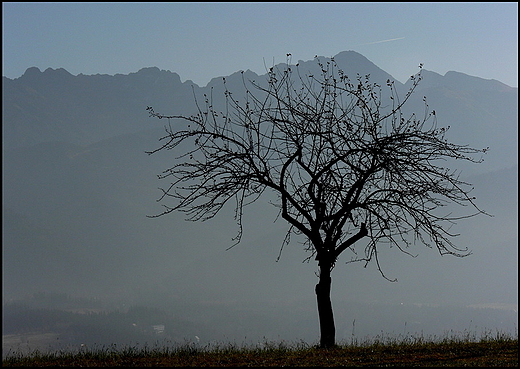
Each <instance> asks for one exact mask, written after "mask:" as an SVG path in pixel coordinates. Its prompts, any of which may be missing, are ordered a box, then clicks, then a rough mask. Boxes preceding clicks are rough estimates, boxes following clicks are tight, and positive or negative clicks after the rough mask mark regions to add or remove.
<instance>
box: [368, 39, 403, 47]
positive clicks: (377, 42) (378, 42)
mask: <svg viewBox="0 0 520 369" xmlns="http://www.w3.org/2000/svg"><path fill="white" fill-rule="evenodd" d="M403 38H404V37H398V38H391V39H389V40H382V41H374V42H368V43H366V44H361V45H358V46H363V45H372V44H380V43H382V42H390V41H396V40H402V39H403Z"/></svg>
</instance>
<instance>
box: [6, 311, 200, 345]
mask: <svg viewBox="0 0 520 369" xmlns="http://www.w3.org/2000/svg"><path fill="white" fill-rule="evenodd" d="M189 325H190V324H189V322H182V321H179V320H177V319H175V318H174V316H173V314H171V313H167V312H165V311H163V310H160V309H157V308H153V307H144V306H133V307H130V308H129V309H128V310H127V311H118V310H116V311H88V309H83V310H80V312H74V311H67V310H62V309H56V308H47V307H34V306H30V305H29V304H27V303H23V302H11V303H6V304H4V306H3V325H2V334H3V335H6V334H21V335H23V334H31V333H46V332H53V333H57V334H59V340H60V344H61V345H68V344H70V345H81V344H85V345H110V344H113V343H115V342H117V343H118V344H122V345H127V344H135V343H136V342H140V343H145V342H149V343H153V342H155V341H159V340H163V339H167V340H174V339H177V340H182V339H183V337H181V336H183V335H184V334H185V333H186V332H187V331H189V330H190V329H189V328H190V327H189ZM181 332H182V333H181Z"/></svg>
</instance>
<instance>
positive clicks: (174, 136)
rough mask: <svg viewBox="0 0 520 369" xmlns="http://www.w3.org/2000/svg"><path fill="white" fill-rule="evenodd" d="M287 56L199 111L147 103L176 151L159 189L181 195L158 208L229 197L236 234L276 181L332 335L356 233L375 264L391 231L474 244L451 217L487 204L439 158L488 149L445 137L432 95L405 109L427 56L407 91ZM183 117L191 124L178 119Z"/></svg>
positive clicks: (451, 248)
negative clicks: (335, 296)
mask: <svg viewBox="0 0 520 369" xmlns="http://www.w3.org/2000/svg"><path fill="white" fill-rule="evenodd" d="M289 55H290V54H288V57H289ZM289 61H290V59H289V58H288V62H287V63H286V64H283V65H284V67H281V68H275V67H273V68H271V69H270V71H269V73H268V79H267V81H266V83H265V84H262V83H259V82H255V81H249V80H246V79H245V78H244V77H243V78H242V82H243V86H244V89H245V94H244V95H242V96H243V97H242V98H234V97H233V95H232V92H231V91H229V90H228V88H227V85H226V80H225V79H224V81H223V86H224V91H225V92H224V96H225V104H224V108H223V109H222V110H223V111H217V109H216V107H214V101H213V100H214V99H213V97H212V96H211V94H210V96H206V95H204V103H203V104H202V103H200V105H199V101H197V98H195V100H196V102H197V107H198V111H197V112H196V114H194V115H192V116H183V115H172V116H166V115H161V114H158V113H156V112H155V111H154V110H153V108H151V107H148V108H147V110H148V111H149V113H150V115H151V116H153V117H157V118H167V119H168V122H169V124H168V125H167V126H166V127H165V128H166V136H164V137H163V138H162V139H161V140H162V141H163V143H162V145H161V146H160V147H159V148H157V149H156V150H154V151H150V152H148V153H149V154H152V153H154V152H157V151H161V150H167V149H174V148H178V149H179V150H180V151H181V152H180V155H179V156H177V157H176V161H175V164H174V165H173V166H172V167H171V168H169V169H166V170H165V171H164V172H163V173H162V174H161V175H159V177H160V178H172V182H171V184H170V185H169V187H168V188H166V189H163V196H162V197H161V198H160V199H159V200H158V201H161V200H164V199H165V198H167V197H172V198H173V199H175V200H176V201H175V203H174V205H173V206H169V205H164V204H163V206H164V207H165V209H164V211H163V212H162V213H161V214H158V215H156V216H160V215H163V214H167V213H170V212H172V211H175V210H180V211H184V212H186V213H187V215H188V219H189V220H205V219H209V218H212V217H213V216H215V215H216V214H217V213H218V212H219V211H220V209H222V207H223V206H224V205H225V204H226V203H227V202H229V201H230V200H231V201H234V202H235V209H236V213H235V216H236V219H237V222H238V224H239V231H238V235H237V238H236V242H237V243H238V242H240V238H241V236H242V214H243V211H244V207H245V206H246V205H249V204H251V203H254V202H255V201H256V200H257V199H258V198H259V197H260V196H261V195H262V193H263V192H264V191H265V190H266V189H270V190H272V191H274V192H275V193H276V194H277V195H278V199H279V201H278V203H277V204H276V206H278V207H279V211H280V213H279V214H280V215H281V217H282V218H283V219H285V220H286V221H287V222H288V223H289V229H288V232H287V235H286V237H285V240H284V242H283V244H282V248H283V247H284V244H287V243H288V242H289V240H290V236H291V234H296V235H301V236H303V237H304V240H305V246H306V250H308V251H310V253H311V254H310V256H309V258H308V259H309V260H310V259H311V258H313V257H315V260H317V262H318V266H319V275H318V276H319V281H318V284H317V285H316V290H315V291H316V296H317V305H318V315H319V322H320V331H321V339H320V345H321V347H331V346H334V345H335V325H334V317H333V310H332V304H331V299H330V291H331V271H332V269H333V268H334V266H335V264H336V261H337V259H338V257H339V256H340V254H341V253H342V252H343V251H345V250H347V249H351V250H354V251H355V243H356V242H358V241H359V240H361V239H365V240H366V241H367V243H366V245H365V249H364V252H359V253H355V254H354V255H357V256H355V257H354V258H352V259H351V260H350V261H364V262H366V263H368V262H370V261H371V260H374V261H375V262H376V263H377V267H378V269H379V270H380V271H381V268H380V266H379V262H378V247H381V245H384V244H388V243H390V244H392V245H395V246H396V247H397V248H398V249H400V250H401V251H403V252H408V251H407V250H406V248H407V247H408V246H409V245H410V244H411V243H413V242H419V243H422V244H424V245H426V246H428V247H436V248H437V249H438V251H439V252H440V253H441V254H451V255H455V256H458V257H462V256H466V255H468V254H469V252H468V250H467V249H460V248H457V247H456V246H455V245H454V244H453V243H452V241H451V238H452V236H454V235H453V234H450V233H449V232H448V229H449V225H451V223H453V222H455V221H456V220H457V219H461V218H464V217H469V216H473V215H476V214H479V213H483V211H482V210H480V209H479V208H478V207H477V206H476V205H475V203H474V198H473V197H470V196H469V192H470V191H471V186H470V184H469V183H465V182H464V181H462V180H460V179H459V175H458V172H457V171H454V170H450V169H449V168H446V167H445V165H443V164H446V163H447V161H446V160H449V159H460V160H465V161H470V162H479V161H480V160H481V159H475V158H474V156H475V154H480V153H484V152H486V150H487V149H474V148H471V147H468V146H466V145H457V144H454V143H450V142H448V141H447V139H446V138H445V134H446V131H447V128H439V127H438V126H437V121H436V115H435V111H434V110H430V109H429V107H428V105H427V103H426V98H425V99H424V104H425V105H424V106H425V111H424V114H421V117H418V116H417V115H415V114H411V115H409V116H405V114H404V112H403V109H402V108H403V106H404V104H406V102H407V101H408V100H409V98H410V96H411V95H412V93H413V92H414V90H415V89H416V87H417V85H418V83H419V82H420V80H421V71H422V69H421V68H422V65H421V66H420V70H419V73H417V74H416V75H415V76H412V80H413V84H412V87H411V88H410V90H408V92H407V93H406V94H405V96H403V98H402V99H400V98H399V96H398V94H397V91H396V88H395V85H394V82H393V81H391V80H388V81H387V82H386V86H385V88H384V89H383V88H382V86H380V85H378V84H377V83H371V82H370V78H369V76H359V75H358V76H357V78H356V79H355V80H351V79H349V77H348V76H346V75H345V74H344V73H343V72H342V71H341V70H340V69H339V68H338V66H337V64H336V62H335V61H334V59H330V60H328V61H325V62H321V61H320V60H319V59H317V60H316V63H317V66H318V67H319V69H318V70H319V71H320V72H319V73H317V75H310V74H304V73H300V70H299V67H298V65H296V66H291V65H290V63H289ZM252 91H255V93H253V92H252ZM383 91H385V93H386V96H387V99H384V98H383V97H382V96H384V93H383ZM383 100H385V101H386V100H388V101H387V102H386V103H385V104H386V105H384V104H383ZM178 119H180V120H181V121H184V122H186V123H187V126H185V127H184V128H183V127H181V124H178V123H179V121H178ZM172 121H174V122H175V124H174V125H173V126H172V124H171V123H172ZM448 128H449V127H448ZM181 144H183V145H181ZM185 144H187V145H189V148H188V149H186V147H188V146H185ZM179 145H181V146H182V149H180V147H181V146H179ZM450 203H455V204H458V205H462V206H467V205H469V206H470V207H471V208H472V209H473V211H472V212H471V213H470V214H467V215H465V216H462V217H450V216H449V215H443V214H442V213H440V211H439V209H440V208H441V207H444V206H447V205H448V204H450ZM381 273H382V275H383V276H384V274H383V272H382V271H381ZM385 278H386V277H385Z"/></svg>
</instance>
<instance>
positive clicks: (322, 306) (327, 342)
mask: <svg viewBox="0 0 520 369" xmlns="http://www.w3.org/2000/svg"><path fill="white" fill-rule="evenodd" d="M320 264H322V265H320V281H319V282H318V284H317V285H316V298H317V300H318V317H319V320H320V333H321V338H320V347H322V348H328V347H334V346H335V345H336V327H335V326H334V313H333V312H332V302H331V300H330V287H331V282H332V280H331V278H330V266H329V265H323V264H327V263H320Z"/></svg>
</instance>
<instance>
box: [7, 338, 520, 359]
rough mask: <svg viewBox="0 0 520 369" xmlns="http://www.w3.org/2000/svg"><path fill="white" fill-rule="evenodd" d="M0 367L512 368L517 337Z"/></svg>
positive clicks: (120, 352)
mask: <svg viewBox="0 0 520 369" xmlns="http://www.w3.org/2000/svg"><path fill="white" fill-rule="evenodd" d="M2 365H3V366H92V367H107V366H129V367H136V366H137V367H147V366H166V367H175V366H206V367H208V366H209V367H227V366H256V367H260V366H321V367H329V366H482V367H484V366H485V367H488V366H495V367H496V366H510V367H516V366H518V336H516V337H514V338H513V337H510V336H507V335H504V334H500V333H497V334H496V335H495V336H489V335H486V336H484V337H481V338H479V339H475V337H474V336H470V335H466V336H463V337H444V338H441V339H439V338H435V337H433V338H431V339H424V338H423V337H410V336H408V337H400V338H381V337H379V338H375V339H372V340H370V341H369V340H366V341H364V342H361V343H360V342H357V341H353V342H351V343H349V344H341V345H338V346H337V347H335V348H331V349H320V348H317V347H315V346H310V345H307V344H305V343H303V342H301V343H297V344H292V345H289V344H286V343H284V342H282V343H268V342H266V343H264V344H261V345H258V346H254V347H253V346H242V347H240V346H238V345H236V344H225V345H219V346H212V347H197V346H195V345H193V344H186V345H183V346H178V347H174V348H172V347H169V348H168V347H161V348H142V349H136V348H132V347H125V348H122V349H118V348H117V347H116V345H113V346H111V347H108V348H107V347H103V348H100V349H95V350H88V351H87V350H85V351H79V352H75V353H71V352H68V353H67V352H58V353H41V352H38V351H35V352H33V353H32V354H30V355H22V354H19V353H9V355H8V356H7V357H6V358H5V359H4V360H3V362H2Z"/></svg>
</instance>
